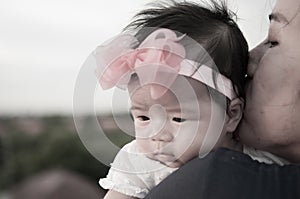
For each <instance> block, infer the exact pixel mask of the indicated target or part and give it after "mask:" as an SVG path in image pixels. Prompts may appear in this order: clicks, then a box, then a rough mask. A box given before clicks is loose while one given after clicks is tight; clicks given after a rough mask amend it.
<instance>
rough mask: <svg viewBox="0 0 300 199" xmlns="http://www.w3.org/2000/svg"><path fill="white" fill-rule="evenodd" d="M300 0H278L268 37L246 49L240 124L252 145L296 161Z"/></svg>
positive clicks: (298, 150) (299, 114) (299, 135)
mask: <svg viewBox="0 0 300 199" xmlns="http://www.w3.org/2000/svg"><path fill="white" fill-rule="evenodd" d="M299 12H300V1H299V0H278V1H277V3H276V5H275V8H274V9H273V12H272V14H271V15H270V27H269V34H268V38H267V39H266V40H265V41H264V42H263V43H261V44H260V45H258V46H257V47H256V48H255V49H253V50H252V51H251V52H250V60H249V66H248V76H249V82H248V84H247V86H246V108H245V114H244V119H243V120H242V122H241V124H240V128H239V134H240V137H241V140H242V141H243V142H244V143H245V144H247V145H250V146H253V147H256V148H258V149H262V150H267V151H269V152H272V153H274V154H277V155H279V156H282V157H285V158H287V159H290V160H291V161H297V162H300V14H299Z"/></svg>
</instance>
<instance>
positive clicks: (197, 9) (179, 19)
mask: <svg viewBox="0 0 300 199" xmlns="http://www.w3.org/2000/svg"><path fill="white" fill-rule="evenodd" d="M211 2H212V3H211V4H207V3H204V4H203V5H200V4H196V3H192V2H176V1H170V3H168V4H155V7H154V8H150V9H146V10H143V11H141V12H140V13H138V14H137V15H136V16H135V20H134V21H133V22H132V23H130V24H129V25H128V26H127V27H126V28H125V30H129V29H133V30H140V32H139V31H138V32H137V34H136V36H137V38H138V39H139V40H143V39H144V38H145V37H147V36H148V35H149V34H150V33H151V32H148V33H146V34H145V32H143V33H141V32H142V31H143V30H144V29H145V28H147V27H149V28H153V27H155V28H168V29H171V30H173V31H175V32H180V33H182V34H187V35H188V36H189V37H191V38H192V39H194V40H195V41H197V42H198V43H199V44H200V45H201V46H202V47H203V48H204V49H205V50H206V51H207V52H208V53H209V55H210V57H211V58H212V59H213V61H214V63H215V65H216V66H217V68H218V70H219V72H220V73H221V74H223V75H225V76H226V77H228V78H229V79H230V80H231V81H232V83H233V84H234V86H235V88H234V89H235V92H236V93H237V94H238V96H239V97H244V96H245V92H244V85H245V75H246V70H247V63H248V44H247V42H246V39H245V38H244V36H243V34H242V32H241V31H240V29H239V28H238V25H237V24H236V22H235V21H234V19H233V18H236V15H235V14H234V13H233V12H232V11H229V10H228V9H227V7H226V3H225V2H221V3H217V2H216V1H214V0H212V1H211ZM204 5H205V6H204ZM152 31H154V30H152ZM202 63H203V62H202Z"/></svg>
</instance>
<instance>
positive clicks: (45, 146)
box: [0, 116, 132, 191]
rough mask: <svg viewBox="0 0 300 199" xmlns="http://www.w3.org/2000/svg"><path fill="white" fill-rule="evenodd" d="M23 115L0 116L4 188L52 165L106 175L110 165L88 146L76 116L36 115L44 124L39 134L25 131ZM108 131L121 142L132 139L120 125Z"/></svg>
mask: <svg viewBox="0 0 300 199" xmlns="http://www.w3.org/2000/svg"><path fill="white" fill-rule="evenodd" d="M20 119H22V118H9V117H7V118H3V117H2V118H0V127H1V129H0V191H1V190H5V189H8V188H10V187H12V186H13V185H15V184H17V183H19V182H21V181H22V180H24V179H25V178H26V177H29V176H31V175H33V174H35V173H38V172H41V171H44V170H47V169H52V168H62V169H66V170H69V171H73V172H76V173H79V174H81V175H84V176H86V177H87V178H89V179H90V180H92V181H93V182H95V183H97V182H98V180H99V178H100V177H103V176H105V175H106V173H107V171H108V167H107V166H105V165H103V164H102V163H100V162H99V161H98V160H97V159H95V158H94V157H93V156H92V155H91V154H90V153H89V152H88V151H87V150H86V148H85V147H84V145H83V144H82V143H81V140H80V139H79V136H78V134H77V133H76V130H75V127H74V124H73V123H72V121H73V119H72V117H63V116H49V117H41V118H36V119H37V120H39V121H38V122H41V124H42V125H43V128H42V130H41V132H38V133H35V134H30V133H28V132H27V133H26V132H24V129H22V128H20V126H18V125H17V121H18V120H20ZM31 119H32V118H31ZM87 120H88V118H87ZM70 124H71V125H70ZM107 135H109V136H108V137H109V139H111V140H113V142H114V143H115V144H117V145H119V146H122V145H124V144H125V143H127V142H128V141H130V140H131V139H132V137H130V136H128V135H127V134H125V133H123V132H121V131H120V130H118V129H115V130H111V131H110V132H108V133H107Z"/></svg>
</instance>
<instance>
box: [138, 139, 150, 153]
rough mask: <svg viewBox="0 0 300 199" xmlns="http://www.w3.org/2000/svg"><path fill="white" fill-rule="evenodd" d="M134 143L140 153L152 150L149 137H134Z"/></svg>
mask: <svg viewBox="0 0 300 199" xmlns="http://www.w3.org/2000/svg"><path fill="white" fill-rule="evenodd" d="M136 143H137V146H138V148H139V150H140V152H141V153H146V154H147V153H151V152H153V149H152V147H151V144H150V141H149V139H141V138H136Z"/></svg>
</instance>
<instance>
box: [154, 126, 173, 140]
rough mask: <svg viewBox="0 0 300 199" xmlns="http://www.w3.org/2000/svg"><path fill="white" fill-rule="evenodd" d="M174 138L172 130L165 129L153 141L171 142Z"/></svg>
mask: <svg viewBox="0 0 300 199" xmlns="http://www.w3.org/2000/svg"><path fill="white" fill-rule="evenodd" d="M173 138H174V136H173V134H172V132H170V129H167V127H164V128H163V129H162V130H161V131H160V132H158V133H157V134H155V135H154V136H153V137H152V138H151V139H152V140H153V141H159V142H171V141H172V140H173Z"/></svg>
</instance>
